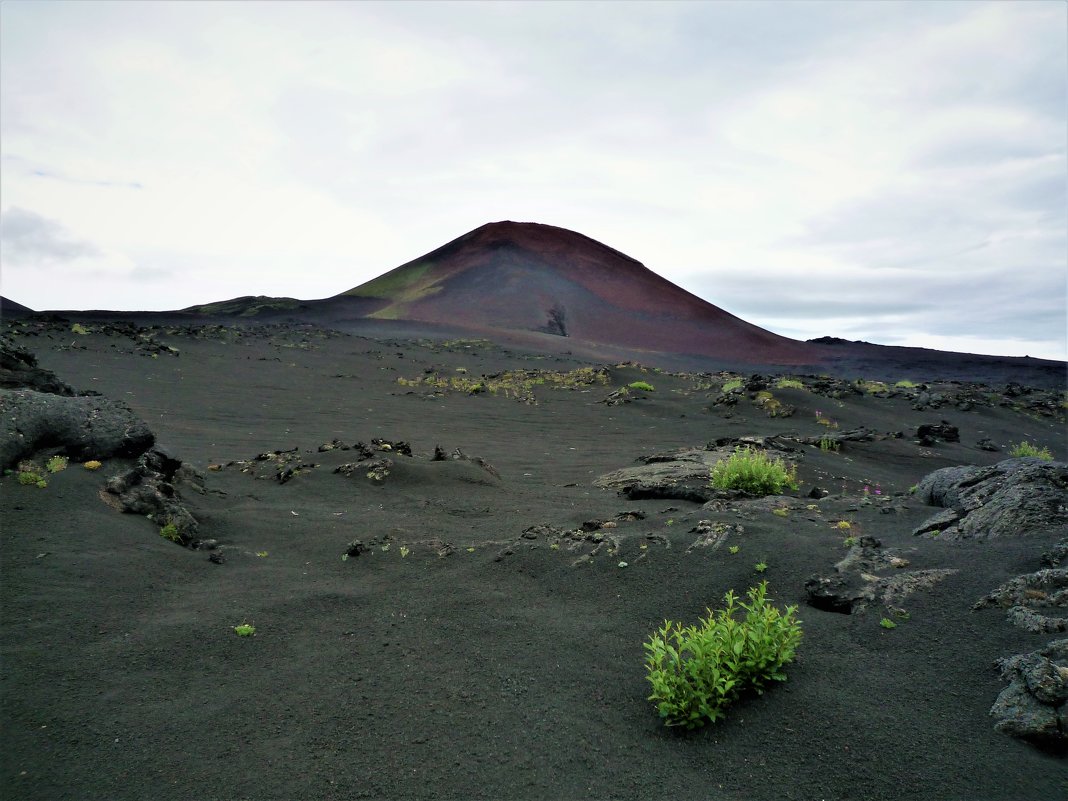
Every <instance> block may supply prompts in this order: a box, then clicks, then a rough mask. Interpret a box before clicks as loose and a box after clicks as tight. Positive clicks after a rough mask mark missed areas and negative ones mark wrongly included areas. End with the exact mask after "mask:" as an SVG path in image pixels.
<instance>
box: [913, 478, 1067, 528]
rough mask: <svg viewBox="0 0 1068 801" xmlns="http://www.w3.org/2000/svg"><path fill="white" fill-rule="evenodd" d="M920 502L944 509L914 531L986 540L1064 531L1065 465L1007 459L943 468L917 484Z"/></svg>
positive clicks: (1065, 511) (1065, 508) (917, 495)
mask: <svg viewBox="0 0 1068 801" xmlns="http://www.w3.org/2000/svg"><path fill="white" fill-rule="evenodd" d="M916 497H917V498H918V499H919V500H921V501H923V502H924V503H928V504H931V505H933V506H942V507H945V511H943V512H939V513H938V514H936V515H934V516H933V517H931V518H929V519H928V520H927V521H925V522H924V523H923V524H922V525H920V526H919V527H917V528H916V529H915V530H914V531H913V533H914V534H926V535H933V536H940V537H943V538H948V539H955V540H963V539H989V538H992V537H1005V536H1009V537H1012V536H1020V535H1026V534H1029V533H1035V532H1043V533H1049V534H1055V535H1056V534H1068V463H1065V462H1044V461H1042V460H1040V459H1034V458H1027V459H1007V460H1005V461H1003V462H998V463H997V464H995V465H991V466H990V467H974V466H964V467H944V468H942V469H941V470H935V471H934V472H933V473H930V474H929V475H928V476H926V477H925V478H924V479H923V480H922V481H921V482H920V483H919V485H918V486H917V488H916Z"/></svg>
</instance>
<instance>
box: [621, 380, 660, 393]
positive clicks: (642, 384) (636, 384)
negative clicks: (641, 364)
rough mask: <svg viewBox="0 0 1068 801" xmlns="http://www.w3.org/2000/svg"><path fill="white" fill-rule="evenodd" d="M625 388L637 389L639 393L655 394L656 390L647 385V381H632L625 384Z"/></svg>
mask: <svg viewBox="0 0 1068 801" xmlns="http://www.w3.org/2000/svg"><path fill="white" fill-rule="evenodd" d="M627 386H628V387H629V388H630V389H637V390H639V391H641V392H656V389H655V388H654V387H653V385H652V384H650V383H648V382H647V381H632V382H631V383H629V384H627Z"/></svg>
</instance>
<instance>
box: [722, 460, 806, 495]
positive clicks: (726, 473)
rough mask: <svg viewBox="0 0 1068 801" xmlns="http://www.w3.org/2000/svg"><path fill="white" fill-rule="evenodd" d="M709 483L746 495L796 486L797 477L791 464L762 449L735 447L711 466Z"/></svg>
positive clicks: (772, 491) (768, 492)
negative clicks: (726, 456)
mask: <svg viewBox="0 0 1068 801" xmlns="http://www.w3.org/2000/svg"><path fill="white" fill-rule="evenodd" d="M712 486H713V487H715V488H716V489H722V490H732V489H733V490H741V491H742V492H746V493H748V494H750V495H781V494H782V493H783V491H784V490H787V489H797V478H796V474H795V470H794V467H793V466H792V465H790V466H787V464H786V463H785V462H784V461H783V460H782V459H778V458H773V457H770V456H768V455H767V454H766V453H764V452H763V451H754V450H751V449H749V448H737V449H735V451H734V453H732V454H731V455H730V456H729V457H728V458H727V459H725V460H723V461H720V462H718V463H717V464H716V466H715V467H713V468H712Z"/></svg>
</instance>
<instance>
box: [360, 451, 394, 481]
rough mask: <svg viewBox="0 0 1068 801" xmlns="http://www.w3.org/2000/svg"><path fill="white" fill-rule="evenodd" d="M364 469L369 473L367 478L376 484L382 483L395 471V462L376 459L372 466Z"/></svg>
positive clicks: (368, 465)
mask: <svg viewBox="0 0 1068 801" xmlns="http://www.w3.org/2000/svg"><path fill="white" fill-rule="evenodd" d="M364 469H365V470H366V471H367V477H368V478H369V479H371V481H374V482H376V483H381V482H383V481H385V480H386V477H387V476H388V475H389V474H390V471H391V470H392V469H393V460H392V459H387V458H386V457H384V456H383V457H382V458H381V459H375V460H374V461H372V462H371V463H370V464H367V465H364Z"/></svg>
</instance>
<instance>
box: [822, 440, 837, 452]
mask: <svg viewBox="0 0 1068 801" xmlns="http://www.w3.org/2000/svg"><path fill="white" fill-rule="evenodd" d="M841 447H842V443H840V442H839V441H838V440H836V439H831V438H830V437H820V450H821V451H823V452H824V453H838V451H839V449H840V448H841Z"/></svg>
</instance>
